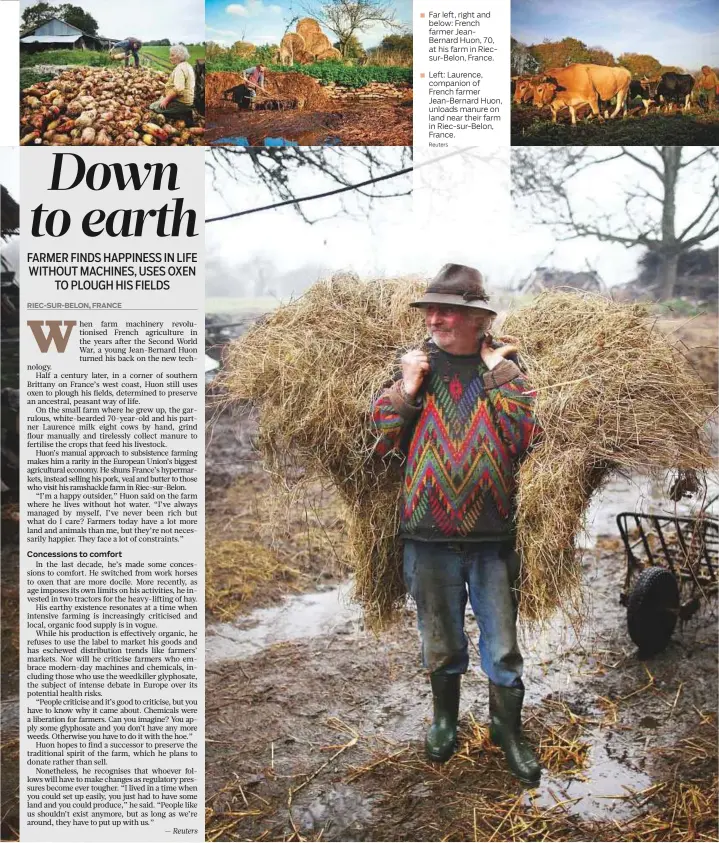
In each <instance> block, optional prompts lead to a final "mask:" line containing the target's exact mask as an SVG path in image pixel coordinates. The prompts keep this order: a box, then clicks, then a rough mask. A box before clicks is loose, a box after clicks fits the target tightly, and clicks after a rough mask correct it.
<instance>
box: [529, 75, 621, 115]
mask: <svg viewBox="0 0 719 843" xmlns="http://www.w3.org/2000/svg"><path fill="white" fill-rule="evenodd" d="M544 79H545V82H548V83H551V84H548V85H546V84H542V85H541V86H538V87H537V89H536V90H535V92H534V100H533V101H534V104H535V105H537V106H539V107H541V106H543V105H549V103H550V102H551V101H552V99H553V98H554V96H555V95H556V93H557V92H558V91H566V92H568V93H569V94H571V95H573V98H574V99H575V101H577V102H578V101H581V102H586V103H588V104H589V107H590V108H591V109H592V114H594V115H595V116H596V117H598V118H599V119H600V120H602V119H603V117H602V115H601V113H600V111H599V101H600V100H604V101H605V102H608V101H609V100H611V99H612V97H616V98H617V105H616V107H615V109H614V111H613V113H612V114H611V117H616V116H617V114H619V112H620V111H621V110H622V109H623V108H624V103H625V101H626V98H627V91H628V90H629V83H630V82H631V81H632V74H631V73H630V72H629V71H628V70H627V69H626V68H625V67H606V66H605V65H602V64H570V65H569V66H568V67H553V68H550V69H549V70H547V71H545V73H544ZM539 87H541V88H542V93H541V95H540V93H539ZM562 107H564V106H562Z"/></svg>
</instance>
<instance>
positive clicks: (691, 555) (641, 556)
mask: <svg viewBox="0 0 719 843" xmlns="http://www.w3.org/2000/svg"><path fill="white" fill-rule="evenodd" d="M718 498H719V495H717V496H716V497H714V498H712V499H711V500H710V501H709V502H708V503H707V504H706V505H705V506H704V507H703V509H702V511H701V512H700V513H699V515H698V516H697V517H694V518H685V517H678V516H671V515H647V514H645V513H640V512H622V513H620V514H619V515H617V526H618V527H619V532H620V534H621V537H622V541H623V543H624V548H625V550H626V554H627V574H626V578H625V580H624V587H623V589H622V592H621V594H620V598H619V599H620V602H621V604H622V605H623V606H626V609H627V627H628V630H629V635H630V637H631V639H632V641H633V642H634V643H635V644H636V645H637V647H638V648H639V652H640V654H641V655H645V656H651V655H655V654H656V653H660V652H661V651H662V650H664V649H665V647H666V646H667V644H668V643H669V639H670V638H671V637H672V633H673V632H674V629H675V627H676V625H677V621H678V620H682V621H687V620H689V619H690V618H691V617H692V616H693V615H694V614H695V613H696V612H697V611H698V609H699V607H700V606H701V604H702V601H703V600H706V599H707V598H710V597H715V596H716V594H717V570H718V569H719V518H717V517H715V516H713V515H709V514H708V511H707V510H708V509H709V507H710V506H711V505H712V504H713V503H714V502H715V501H716V500H717V499H718Z"/></svg>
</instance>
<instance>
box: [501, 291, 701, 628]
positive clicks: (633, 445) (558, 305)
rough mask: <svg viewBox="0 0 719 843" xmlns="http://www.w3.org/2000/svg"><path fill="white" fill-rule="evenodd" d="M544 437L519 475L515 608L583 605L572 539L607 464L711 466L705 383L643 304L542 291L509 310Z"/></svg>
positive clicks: (642, 469)
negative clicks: (519, 558) (518, 583)
mask: <svg viewBox="0 0 719 843" xmlns="http://www.w3.org/2000/svg"><path fill="white" fill-rule="evenodd" d="M503 330H504V331H505V332H506V333H508V334H511V335H512V336H515V337H517V338H518V339H519V342H520V348H521V349H522V357H523V359H524V361H525V362H526V364H527V368H528V371H529V375H530V379H531V382H532V383H533V384H534V385H535V386H536V388H537V403H536V415H537V418H538V419H539V421H540V422H541V424H542V427H543V430H544V435H543V441H542V444H541V446H540V447H538V448H537V450H536V451H535V452H534V453H533V454H532V455H530V457H529V458H528V459H527V460H526V461H525V462H524V463H523V465H522V466H521V468H520V472H519V484H518V485H519V494H518V499H517V521H518V523H517V527H518V531H517V538H518V549H519V551H520V553H521V555H522V587H521V594H522V598H521V608H522V614H523V616H524V617H525V618H527V619H529V620H542V619H544V618H546V617H547V616H548V615H549V614H551V612H553V611H554V609H555V608H556V607H557V605H558V604H561V603H564V605H565V607H566V608H569V609H570V610H576V611H579V612H581V593H580V588H579V586H580V575H581V571H580V567H579V564H578V560H577V554H576V552H575V544H574V539H575V536H576V535H577V533H578V531H579V530H580V529H581V527H582V523H583V516H584V514H585V512H586V509H587V506H588V503H589V500H590V497H591V495H592V494H593V493H594V492H595V491H596V490H597V489H598V488H600V486H601V485H602V483H603V482H605V481H606V480H607V479H608V478H609V475H610V474H611V473H612V472H616V471H627V472H639V473H642V474H647V475H655V476H658V475H661V474H663V473H664V472H665V471H666V470H668V469H679V470H685V471H691V470H705V469H708V468H710V467H711V465H712V460H711V457H710V453H709V450H710V449H709V442H708V441H707V440H706V436H705V430H706V428H705V423H706V422H707V420H708V418H709V416H710V415H711V413H712V411H713V410H714V406H713V396H712V391H711V387H710V386H709V385H708V384H705V383H703V382H702V381H701V379H700V378H699V377H698V376H697V374H696V372H695V371H694V369H693V367H692V366H691V365H690V364H689V362H688V361H687V360H686V359H685V358H684V356H683V355H682V354H681V353H680V351H679V349H678V348H676V347H674V346H673V345H672V344H671V343H670V342H669V340H668V338H667V337H665V336H664V335H663V334H662V333H661V332H660V331H659V330H657V329H656V327H655V325H654V323H653V321H652V320H651V319H650V318H649V316H648V312H647V310H646V308H644V307H643V306H640V305H631V304H630V305H626V304H617V303H615V302H612V301H611V300H609V299H605V298H603V297H601V296H598V295H595V294H592V293H578V292H546V293H543V294H542V295H540V296H538V297H537V298H536V299H535V300H534V302H533V303H532V304H531V305H530V306H528V307H525V308H522V309H521V310H520V311H518V312H516V313H514V314H511V315H510V316H509V317H508V318H507V319H506V321H505V323H504V328H503Z"/></svg>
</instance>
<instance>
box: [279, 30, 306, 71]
mask: <svg viewBox="0 0 719 843" xmlns="http://www.w3.org/2000/svg"><path fill="white" fill-rule="evenodd" d="M304 49H305V39H304V38H303V37H302V36H301V35H298V34H297V33H296V32H287V33H285V35H283V37H282V41H281V42H280V63H281V64H293V63H294V62H295V61H296V57H297V56H298V55H299V54H300V53H302V52H303V51H304ZM286 60H287V61H286Z"/></svg>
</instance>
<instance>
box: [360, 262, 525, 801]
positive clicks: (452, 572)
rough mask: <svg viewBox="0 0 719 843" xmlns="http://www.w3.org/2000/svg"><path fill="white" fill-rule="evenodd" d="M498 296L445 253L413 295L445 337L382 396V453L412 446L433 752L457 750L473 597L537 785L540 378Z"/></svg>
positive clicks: (488, 664)
mask: <svg viewBox="0 0 719 843" xmlns="http://www.w3.org/2000/svg"><path fill="white" fill-rule="evenodd" d="M488 301H489V299H488V297H487V294H486V292H485V289H484V282H483V278H482V275H481V274H480V273H479V272H478V271H477V270H476V269H473V268H471V267H468V266H461V265H459V264H446V265H445V266H444V267H442V269H441V270H440V272H439V274H438V275H437V277H436V278H435V279H434V280H433V281H431V282H430V284H429V285H428V287H427V290H426V293H425V294H424V296H423V297H422V298H421V299H420V300H419V301H415V302H412V303H411V306H412V307H418V308H422V309H423V310H424V316H425V322H426V326H427V330H428V331H429V334H430V337H431V339H429V340H428V341H427V342H426V343H425V344H424V345H423V347H422V348H417V349H413V350H410V351H408V352H407V353H406V354H405V355H404V356H403V357H402V359H401V372H398V374H397V375H396V377H395V378H394V380H393V381H392V382H391V384H390V385H387V386H386V387H385V388H384V389H383V391H382V392H381V393H380V395H379V396H378V397H377V398H376V400H375V402H374V405H373V408H372V423H373V429H374V432H375V433H376V434H377V437H378V439H377V444H376V453H378V454H379V455H380V456H385V455H388V454H390V453H393V452H398V451H399V452H400V453H402V454H404V455H405V457H406V462H405V468H404V484H403V499H402V503H401V506H400V512H401V517H400V537H401V538H403V540H404V577H405V583H406V585H407V590H408V592H409V593H410V594H411V596H412V597H413V598H414V600H415V602H416V604H417V620H418V626H419V632H420V637H421V640H422V657H423V663H424V666H425V668H426V669H427V670H428V671H429V678H430V683H431V687H432V697H433V705H434V719H433V722H432V725H431V726H430V728H429V731H428V733H427V736H426V740H425V749H426V752H427V756H428V757H429V759H430V760H432V761H436V762H439V763H444V762H446V761H448V760H449V758H450V757H451V756H452V754H453V753H454V752H455V750H456V744H457V720H458V715H459V695H460V683H461V676H462V674H463V673H466V671H467V668H468V665H469V655H468V648H467V636H466V635H465V632H464V613H465V607H466V605H467V599H468V598H469V600H470V603H471V605H472V609H473V611H474V614H475V616H476V618H477V622H478V625H479V630H480V638H479V652H480V656H481V665H482V670H483V671H484V673H485V674H486V675H487V676H488V678H489V713H490V736H491V739H492V741H493V742H494V743H495V744H498V745H499V746H500V747H501V748H502V750H503V751H504V754H505V756H506V759H507V762H508V766H509V768H510V770H511V771H512V773H513V774H514V775H515V776H516V777H517V778H518V779H520V780H521V781H522V782H523V783H525V784H527V785H536V784H537V783H538V782H539V779H540V775H541V769H540V766H539V763H538V761H537V757H536V755H535V753H534V751H533V749H532V748H531V746H530V745H529V743H528V742H527V741H526V739H525V738H524V736H523V734H522V728H521V711H522V703H523V699H524V685H523V683H522V664H523V662H522V655H521V653H520V651H519V647H518V645H517V629H516V622H517V595H516V584H517V581H518V576H519V557H518V554H517V553H516V551H515V549H514V530H515V524H514V514H515V508H514V494H515V484H516V479H515V478H516V471H517V467H518V463H519V461H520V460H521V459H522V457H523V456H524V455H525V454H526V453H527V452H528V449H529V448H530V446H531V445H532V444H533V442H534V441H535V440H536V437H537V435H538V433H539V428H538V425H537V422H536V419H535V417H534V413H533V408H534V393H533V391H532V388H531V386H530V384H529V383H528V381H527V378H526V377H525V375H524V374H523V373H522V371H521V370H520V368H519V366H518V365H517V363H516V362H514V361H513V360H512V359H509V358H510V356H511V355H514V354H515V353H516V352H517V347H516V345H513V344H506V345H502V344H501V343H499V342H495V341H494V340H493V339H492V336H491V334H489V333H488V331H489V327H490V325H491V322H492V319H493V318H494V317H495V316H496V315H497V314H496V312H495V311H493V310H491V309H490V308H489V307H487V302H488Z"/></svg>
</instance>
